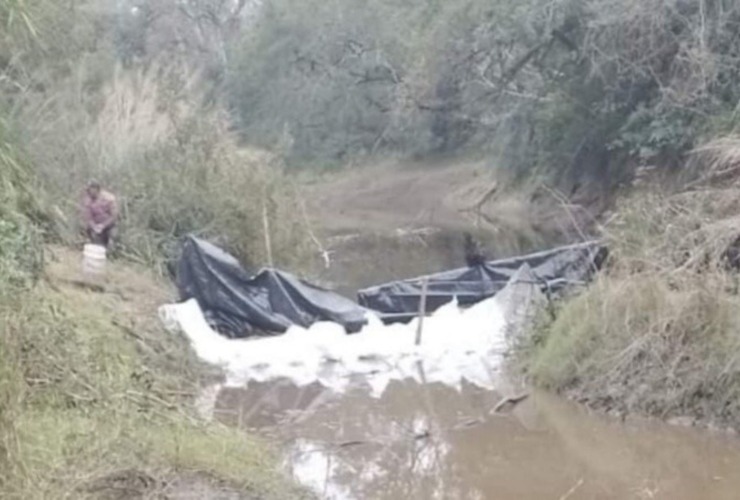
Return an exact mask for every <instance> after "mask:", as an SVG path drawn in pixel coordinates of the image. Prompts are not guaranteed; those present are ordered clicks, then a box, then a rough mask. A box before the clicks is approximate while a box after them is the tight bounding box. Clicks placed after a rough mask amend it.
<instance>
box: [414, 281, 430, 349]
mask: <svg viewBox="0 0 740 500" xmlns="http://www.w3.org/2000/svg"><path fill="white" fill-rule="evenodd" d="M428 288H429V278H424V280H423V281H422V282H421V300H420V301H419V326H418V327H417V329H416V345H421V334H422V332H423V330H424V316H426V313H427V289H428Z"/></svg>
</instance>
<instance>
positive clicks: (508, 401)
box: [491, 393, 529, 413]
mask: <svg viewBox="0 0 740 500" xmlns="http://www.w3.org/2000/svg"><path fill="white" fill-rule="evenodd" d="M527 398H529V394H528V393H523V394H519V395H518V396H509V397H506V398H503V399H502V400H501V401H499V403H498V404H497V405H496V406H495V407H494V408H493V411H492V412H491V413H499V412H501V410H503V408H504V407H505V406H506V405H511V407H512V408H513V407H514V406H516V405H518V404H519V403H521V402H522V401H524V400H525V399H527Z"/></svg>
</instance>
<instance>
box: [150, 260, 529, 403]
mask: <svg viewBox="0 0 740 500" xmlns="http://www.w3.org/2000/svg"><path fill="white" fill-rule="evenodd" d="M527 273H529V271H528V268H523V269H522V270H520V273H518V275H517V276H524V277H525V278H526V277H527V276H528V274H527ZM527 281H529V282H531V281H532V280H531V279H522V278H519V277H517V278H513V279H512V282H511V283H510V284H509V285H508V286H507V287H506V288H505V289H504V290H503V291H502V292H501V293H499V294H498V295H497V296H496V297H493V298H490V299H487V300H484V301H482V302H480V303H478V304H477V305H475V306H473V307H470V308H467V309H463V308H461V307H459V306H458V304H457V303H456V302H454V301H453V302H451V303H449V304H446V305H444V306H442V307H441V308H440V309H438V310H437V311H436V312H435V313H434V314H432V315H431V316H429V317H427V318H425V319H424V325H423V333H422V340H421V344H420V345H416V334H417V326H418V319H417V320H414V321H411V322H410V323H408V324H393V325H384V324H383V323H382V322H381V321H380V319H379V318H378V317H377V316H375V315H374V314H372V313H368V317H367V320H368V322H367V325H366V326H365V327H364V328H363V329H362V331H361V332H359V333H357V334H354V335H347V334H346V333H345V331H344V328H343V327H342V326H341V325H339V324H337V323H328V322H321V323H316V324H314V325H312V326H311V327H310V328H302V327H299V326H293V327H291V328H290V329H289V330H288V331H287V332H286V333H285V334H284V335H281V336H277V337H268V338H259V339H249V340H232V339H227V338H225V337H223V336H221V335H220V334H218V333H217V332H216V331H214V330H213V329H211V328H210V326H209V325H208V323H207V322H206V319H205V317H204V315H203V312H202V311H201V309H200V307H199V306H198V303H197V302H196V301H195V300H190V301H187V302H184V303H182V304H173V305H165V306H162V307H161V308H160V310H159V314H160V317H161V319H162V321H163V323H164V324H165V326H166V327H167V328H168V329H170V330H176V331H181V332H183V333H184V334H185V335H186V336H187V338H188V339H189V340H190V343H191V345H192V347H193V349H194V350H195V352H196V354H197V355H198V356H199V357H200V358H201V359H202V360H204V361H206V362H208V363H211V364H215V365H219V366H221V367H223V369H224V370H225V372H226V374H227V385H228V386H233V387H243V386H244V385H246V384H247V383H248V382H250V381H255V382H269V381H272V380H278V379H289V380H291V381H292V382H293V383H294V384H295V385H296V386H298V387H303V386H306V385H309V384H312V383H314V382H319V383H321V384H322V385H323V386H325V387H327V388H330V389H332V390H334V391H336V392H338V393H343V392H345V391H346V390H347V389H348V387H350V385H354V384H356V383H357V381H358V379H359V380H360V381H361V382H362V383H364V384H365V385H367V386H368V387H369V389H370V391H371V393H372V395H373V396H375V397H380V396H382V395H383V393H384V392H385V389H386V388H387V387H388V384H390V382H391V381H393V380H406V379H413V380H416V381H417V382H419V383H442V384H444V385H447V386H450V387H455V388H460V387H461V384H462V383H463V381H467V382H468V383H471V384H474V385H476V386H479V387H481V388H484V389H490V390H493V389H495V388H496V387H497V382H498V380H497V374H498V373H499V370H500V365H501V361H502V359H503V356H504V354H505V353H506V351H507V349H508V345H509V342H508V335H507V332H510V331H511V328H507V326H512V325H515V324H517V323H520V322H521V321H522V318H523V317H524V313H523V312H522V307H523V306H527V307H525V309H528V308H529V304H531V303H532V302H533V298H534V297H535V295H536V294H539V291H538V290H537V288H536V287H535V286H533V285H531V284H526V282H527ZM522 283H524V284H522ZM533 292H534V293H533Z"/></svg>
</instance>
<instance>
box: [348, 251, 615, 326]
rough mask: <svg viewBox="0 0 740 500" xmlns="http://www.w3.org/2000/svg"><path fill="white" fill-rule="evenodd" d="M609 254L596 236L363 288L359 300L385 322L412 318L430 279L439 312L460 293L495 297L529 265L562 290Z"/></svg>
mask: <svg viewBox="0 0 740 500" xmlns="http://www.w3.org/2000/svg"><path fill="white" fill-rule="evenodd" d="M606 256H607V250H606V247H604V246H603V245H602V244H601V243H599V242H597V241H591V242H587V243H581V244H577V245H570V246H566V247H560V248H556V249H553V250H548V251H544V252H538V253H534V254H530V255H524V256H521V257H513V258H510V259H503V260H496V261H492V262H488V263H486V264H484V265H479V266H473V267H466V268H461V269H455V270H452V271H446V272H442V273H439V274H433V275H430V276H426V277H420V278H414V279H409V280H402V281H395V282H393V283H387V284H385V285H380V286H375V287H372V288H367V289H365V290H360V291H359V292H358V300H359V303H360V305H362V306H364V307H366V308H368V309H373V310H375V311H378V312H379V313H381V318H382V319H383V321H385V322H393V321H407V320H409V319H411V318H412V317H414V316H415V315H417V314H418V312H419V306H420V297H421V295H422V286H423V282H424V280H425V279H426V280H427V294H426V296H427V299H426V311H427V312H433V311H435V310H436V309H437V308H439V307H441V306H442V305H444V304H446V303H448V302H450V301H451V300H453V299H454V298H457V300H458V301H459V303H460V304H461V305H471V304H475V303H477V302H480V301H481V300H484V299H486V298H489V297H492V296H494V295H495V294H496V293H498V292H499V291H500V290H501V289H502V288H504V287H505V286H506V284H507V283H508V282H509V280H510V279H511V277H512V276H513V275H514V274H515V273H516V272H517V271H518V270H519V269H520V268H521V267H522V266H523V265H524V264H527V265H528V266H529V268H530V269H531V272H532V276H534V277H535V279H536V282H537V283H538V284H539V285H540V286H541V288H542V290H543V291H544V292H546V293H548V294H554V293H558V292H559V291H560V290H561V289H563V288H564V287H566V286H568V285H573V284H582V283H584V282H586V281H588V280H589V279H590V278H591V276H592V274H593V273H594V272H595V271H596V270H598V269H599V268H600V267H601V265H602V264H603V262H604V260H605V259H606Z"/></svg>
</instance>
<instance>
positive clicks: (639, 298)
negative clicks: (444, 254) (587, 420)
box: [525, 142, 740, 428]
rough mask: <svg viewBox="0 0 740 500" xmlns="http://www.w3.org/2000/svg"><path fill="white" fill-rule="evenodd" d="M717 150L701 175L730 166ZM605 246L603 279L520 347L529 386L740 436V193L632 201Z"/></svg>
mask: <svg viewBox="0 0 740 500" xmlns="http://www.w3.org/2000/svg"><path fill="white" fill-rule="evenodd" d="M719 144H723V143H721V142H719V143H714V144H713V146H712V147H711V148H704V149H702V150H701V151H699V152H698V154H699V156H700V161H702V162H704V168H705V169H706V171H707V172H711V171H724V170H726V169H727V168H728V165H729V164H734V162H735V161H736V160H735V158H736V157H735V153H734V152H732V151H727V150H725V149H723V148H720V147H719V146H718V145H719ZM724 144H731V143H729V142H726V143H724ZM732 144H734V142H733V143H732ZM606 238H607V240H608V242H609V246H610V249H611V254H612V257H611V262H610V266H609V268H608V270H607V272H606V273H605V274H604V275H603V276H601V277H600V278H599V279H598V280H597V281H596V283H594V284H593V286H592V287H591V288H590V289H589V290H588V291H587V292H586V293H584V294H583V295H581V296H580V297H578V298H575V299H573V300H570V301H568V302H566V303H564V304H561V307H560V309H559V311H558V314H557V317H556V319H554V320H543V323H542V324H541V325H540V327H539V328H537V329H535V332H534V333H533V335H532V337H531V338H530V339H528V344H527V345H526V346H525V352H526V355H525V357H526V359H527V366H528V370H529V373H530V375H531V377H532V378H533V380H535V381H536V382H538V383H540V384H542V385H544V386H547V387H550V388H553V389H556V390H560V391H564V392H567V393H569V394H570V395H572V396H573V397H575V398H577V399H580V400H582V401H585V402H588V403H589V404H592V405H594V406H596V407H599V408H605V409H609V410H614V411H617V412H619V413H622V414H625V413H639V414H648V415H654V416H659V417H661V418H668V417H677V416H682V417H683V416H689V417H692V418H694V419H697V420H700V421H703V422H705V423H706V422H709V423H716V424H721V425H731V426H733V427H735V428H740V404H738V401H740V295H739V291H740V289H739V284H740V277H739V276H738V271H740V269H739V267H738V264H740V260H739V259H738V257H739V256H740V247H739V246H738V244H739V242H740V186H737V185H735V183H733V182H725V183H724V185H723V186H722V187H717V186H714V187H712V186H711V185H706V184H695V185H694V189H693V190H689V191H683V192H678V193H660V192H659V190H658V189H657V188H655V187H654V189H653V192H652V194H648V193H638V194H635V195H633V196H631V197H629V198H628V199H626V200H624V201H623V202H622V204H621V206H620V207H619V209H618V211H617V216H616V217H615V219H614V220H613V221H612V222H611V223H610V224H609V225H608V226H607V228H606Z"/></svg>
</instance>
